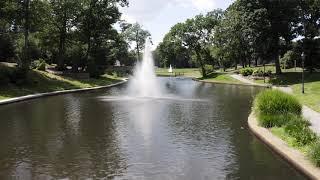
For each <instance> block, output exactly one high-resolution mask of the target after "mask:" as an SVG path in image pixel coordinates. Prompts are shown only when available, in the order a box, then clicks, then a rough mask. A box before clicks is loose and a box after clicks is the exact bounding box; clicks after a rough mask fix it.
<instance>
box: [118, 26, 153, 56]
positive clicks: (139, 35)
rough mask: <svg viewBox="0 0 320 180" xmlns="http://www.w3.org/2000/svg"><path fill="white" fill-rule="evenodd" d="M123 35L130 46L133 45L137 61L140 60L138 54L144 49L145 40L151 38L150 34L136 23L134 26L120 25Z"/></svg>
mask: <svg viewBox="0 0 320 180" xmlns="http://www.w3.org/2000/svg"><path fill="white" fill-rule="evenodd" d="M122 27H123V35H124V37H125V38H126V40H127V41H128V42H129V43H130V44H131V43H134V45H135V50H136V54H137V60H139V59H140V52H141V51H142V50H143V49H144V45H145V40H146V38H147V37H149V36H151V34H150V32H149V31H147V30H145V29H143V28H142V26H141V25H140V24H138V23H135V24H128V23H124V24H122Z"/></svg>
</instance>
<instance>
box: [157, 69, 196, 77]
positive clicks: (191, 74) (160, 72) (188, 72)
mask: <svg viewBox="0 0 320 180" xmlns="http://www.w3.org/2000/svg"><path fill="white" fill-rule="evenodd" d="M174 73H182V74H183V76H186V77H192V78H199V77H201V73H200V71H199V69H198V68H184V69H173V73H169V72H168V69H165V68H157V69H156V74H157V75H158V76H172V75H174Z"/></svg>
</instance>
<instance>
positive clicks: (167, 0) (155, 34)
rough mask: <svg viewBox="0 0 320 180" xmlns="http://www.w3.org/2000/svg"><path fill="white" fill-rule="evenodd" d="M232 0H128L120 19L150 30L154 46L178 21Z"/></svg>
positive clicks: (225, 6) (223, 7)
mask: <svg viewBox="0 0 320 180" xmlns="http://www.w3.org/2000/svg"><path fill="white" fill-rule="evenodd" d="M233 1H234V0H129V7H126V8H122V9H121V12H122V13H123V14H122V19H124V20H126V21H128V22H130V23H134V22H138V23H140V24H141V25H142V26H143V28H144V29H147V30H148V31H150V33H151V35H152V39H153V42H154V47H156V46H157V45H158V43H159V42H161V41H162V38H163V37H164V35H165V34H166V33H167V32H169V30H170V28H171V27H172V26H173V25H175V24H176V23H178V22H183V21H185V20H186V19H188V18H192V17H193V16H195V15H197V14H200V13H206V12H208V11H211V10H213V9H216V8H221V9H226V8H227V7H228V6H229V5H230V4H231V3H232V2H233Z"/></svg>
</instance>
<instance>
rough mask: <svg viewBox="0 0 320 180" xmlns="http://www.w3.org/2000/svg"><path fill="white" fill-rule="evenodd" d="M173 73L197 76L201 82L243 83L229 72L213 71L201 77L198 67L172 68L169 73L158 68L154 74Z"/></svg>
mask: <svg viewBox="0 0 320 180" xmlns="http://www.w3.org/2000/svg"><path fill="white" fill-rule="evenodd" d="M175 73H177V74H180V75H182V76H184V77H191V78H197V79H198V80H200V81H203V82H212V83H230V84H243V83H242V82H241V81H238V80H236V79H234V78H232V77H231V76H230V74H229V73H223V72H214V73H210V74H209V75H208V76H207V77H205V78H204V77H202V75H201V73H200V71H199V69H198V68H189V69H188V68H185V69H174V70H173V73H169V72H168V69H164V68H158V69H157V70H156V74H157V75H158V76H174V75H175Z"/></svg>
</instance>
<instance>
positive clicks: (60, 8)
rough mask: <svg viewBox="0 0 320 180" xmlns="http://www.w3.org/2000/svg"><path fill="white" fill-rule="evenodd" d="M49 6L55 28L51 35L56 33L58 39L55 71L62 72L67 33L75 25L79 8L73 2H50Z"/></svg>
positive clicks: (63, 0)
mask: <svg viewBox="0 0 320 180" xmlns="http://www.w3.org/2000/svg"><path fill="white" fill-rule="evenodd" d="M50 4H51V7H52V16H53V21H54V22H53V24H54V27H55V28H54V30H53V33H57V34H58V37H59V48H58V51H59V52H58V57H57V69H59V70H63V69H64V59H65V51H66V47H65V46H66V41H67V37H68V33H69V32H70V31H71V29H72V28H73V27H74V26H75V25H76V22H75V21H76V19H77V10H79V9H80V6H79V5H78V4H79V3H78V2H76V1H74V0H50Z"/></svg>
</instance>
